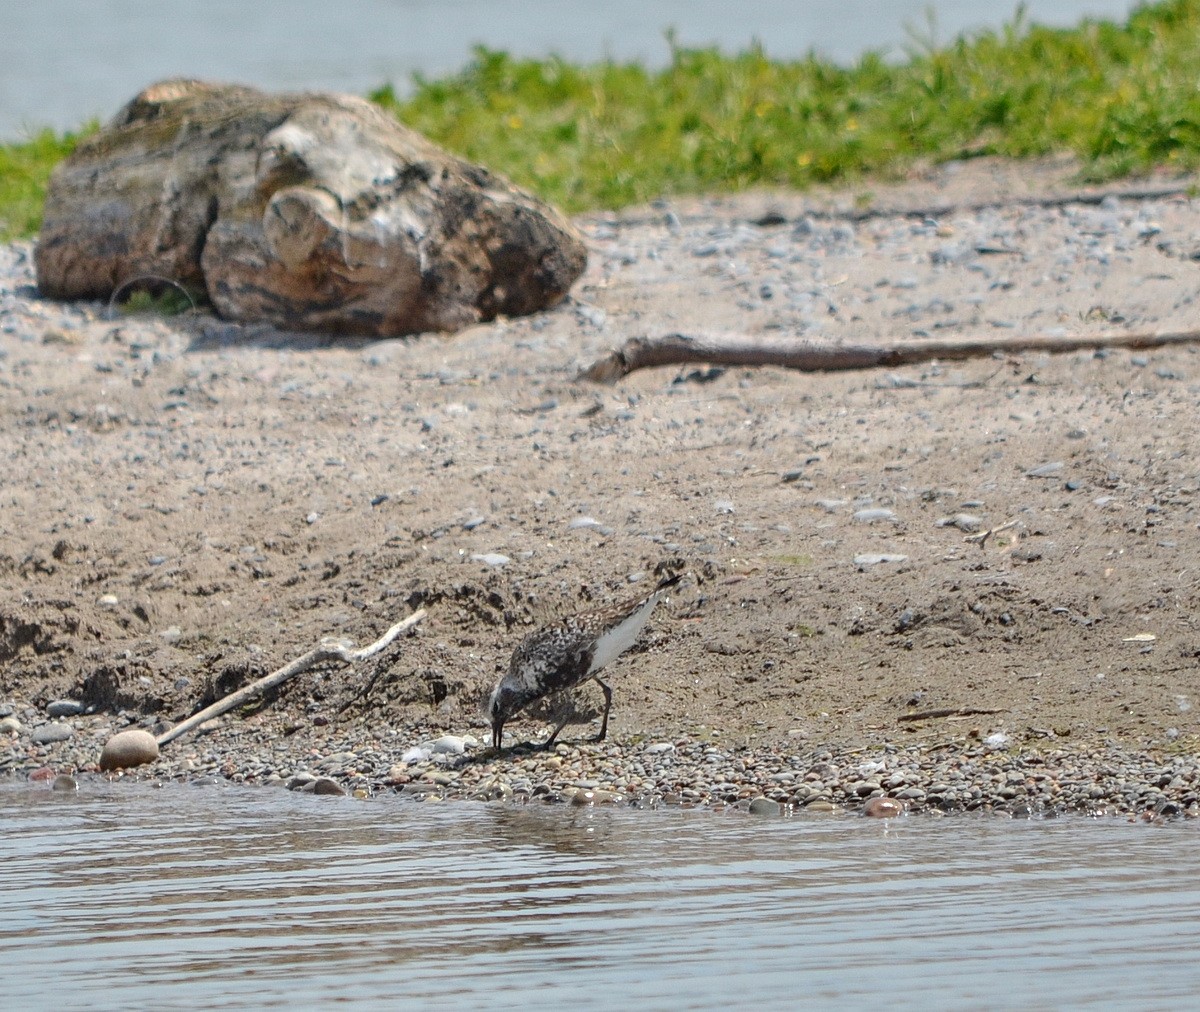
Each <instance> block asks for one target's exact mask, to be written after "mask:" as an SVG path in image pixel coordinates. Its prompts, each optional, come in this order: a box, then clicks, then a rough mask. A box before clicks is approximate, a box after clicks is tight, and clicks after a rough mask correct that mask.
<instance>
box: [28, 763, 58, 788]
mask: <svg viewBox="0 0 1200 1012" xmlns="http://www.w3.org/2000/svg"><path fill="white" fill-rule="evenodd" d="M54 776H55V773H54V768H53V767H51V766H43V767H42V768H41V769H36V770H34V771H33V772H32V773H30V774H29V779H30V780H32V781H33V782H34V783H35V784H36V783H41V782H42V781H44V780H53V779H54Z"/></svg>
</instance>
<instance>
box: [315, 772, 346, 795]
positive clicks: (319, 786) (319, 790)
mask: <svg viewBox="0 0 1200 1012" xmlns="http://www.w3.org/2000/svg"><path fill="white" fill-rule="evenodd" d="M312 792H313V794H330V795H336V796H338V797H341V796H342V795H344V794H345V793H346V792H345V791H344V790H342V785H341V784H339V783H338V782H337V781H336V780H331V779H330V778H329V777H319V778H318V779H317V780H316V781H315V782H314V783H313V788H312Z"/></svg>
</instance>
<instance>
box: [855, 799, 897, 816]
mask: <svg viewBox="0 0 1200 1012" xmlns="http://www.w3.org/2000/svg"><path fill="white" fill-rule="evenodd" d="M903 814H904V806H903V805H902V804H900V802H899V801H897V800H896V799H895V798H872V799H871V800H870V801H868V802H867V803H866V804H865V805H863V815H866V816H868V817H869V818H872V819H894V818H895V817H896V816H897V815H903Z"/></svg>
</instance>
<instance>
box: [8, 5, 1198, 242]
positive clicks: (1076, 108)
mask: <svg viewBox="0 0 1200 1012" xmlns="http://www.w3.org/2000/svg"><path fill="white" fill-rule="evenodd" d="M1197 68H1200V0H1167V2H1164V3H1157V4H1153V5H1150V6H1147V7H1145V8H1143V9H1141V10H1139V11H1137V12H1135V13H1134V14H1133V15H1132V16H1131V17H1130V19H1129V20H1128V21H1127V22H1126V23H1124V24H1116V23H1113V22H1106V21H1091V22H1084V23H1083V24H1081V25H1080V26H1078V27H1077V28H1072V29H1049V28H1043V27H1040V26H1037V25H1031V24H1027V23H1026V22H1025V21H1024V20H1023V19H1022V18H1021V17H1020V16H1018V17H1017V19H1016V20H1015V21H1014V22H1012V23H1011V24H1009V25H1008V26H1007V27H1005V28H1004V29H1002V30H1001V31H998V32H985V33H982V34H977V35H973V36H970V37H965V38H959V39H957V40H955V41H954V42H952V43H950V44H949V45H942V46H937V45H933V44H931V43H922V42H920V41H919V40H918V41H914V43H913V44H912V45H911V47H910V52H909V55H908V58H907V59H906V60H905V61H903V62H901V63H892V64H889V63H885V62H884V61H883V60H882V59H880V58H879V56H878V55H874V54H868V55H867V56H864V57H863V58H862V59H861V60H859V61H858V62H857V63H856V64H854V65H853V66H838V65H835V64H833V63H830V62H828V61H826V60H823V59H820V58H819V57H816V56H810V57H809V58H807V59H803V60H795V61H780V60H772V59H769V58H768V57H767V56H766V55H764V53H762V52H761V51H757V50H752V51H749V52H745V53H741V54H738V55H734V56H727V55H722V54H721V53H719V52H717V51H716V50H694V49H676V50H675V51H674V55H673V59H672V62H671V64H670V66H668V67H666V68H665V69H662V70H647V69H646V68H645V67H642V66H639V65H636V64H618V63H601V64H595V65H589V66H576V65H572V64H568V63H565V62H563V61H562V60H558V59H554V58H551V59H545V60H516V59H513V58H511V57H509V56H508V55H506V54H504V53H500V52H493V51H489V50H479V51H477V53H476V55H475V59H474V60H473V61H472V62H471V63H470V65H469V66H467V67H466V68H465V69H464V70H463V71H462V72H460V73H459V74H456V75H454V76H452V77H448V78H445V79H441V80H433V81H430V80H423V79H418V80H417V81H416V82H414V87H413V89H412V90H411V93H409V94H408V95H406V96H405V97H403V98H400V97H397V95H396V94H395V92H394V91H393V90H392V89H391V88H390V87H386V88H383V89H381V90H380V91H378V92H377V93H375V94H374V95H373V96H372V98H374V99H375V100H376V101H377V102H379V103H380V104H381V105H383V106H384V107H386V108H389V109H392V110H394V111H395V113H396V114H397V115H398V116H399V117H400V118H401V119H402V120H403V121H404V122H406V123H409V124H410V125H412V126H413V127H415V128H416V129H418V130H420V131H421V132H423V133H425V134H426V135H428V136H429V137H431V138H433V139H434V140H436V141H438V142H439V143H441V144H443V145H445V146H446V147H448V148H450V149H452V150H454V151H456V152H458V153H460V154H462V155H464V156H465V157H467V158H469V159H472V160H474V161H478V162H481V163H483V164H485V165H488V166H490V167H492V168H494V169H497V170H499V171H500V172H503V173H505V174H506V175H508V176H510V177H511V178H512V179H514V180H516V181H517V182H518V183H520V184H522V185H524V186H527V187H529V188H530V189H532V190H534V191H535V192H537V193H539V194H541V195H542V196H544V197H546V198H547V199H548V200H550V201H553V202H554V203H557V204H559V205H560V206H562V207H564V208H566V209H568V210H571V211H577V210H583V209H587V208H595V207H618V206H621V205H624V204H629V203H633V202H638V201H644V200H649V199H652V198H654V197H656V196H660V195H663V194H668V193H695V192H701V191H714V190H737V189H742V188H745V187H749V186H756V185H782V186H792V187H804V186H806V185H809V184H811V183H814V182H825V181H831V180H838V179H848V178H854V177H857V176H862V175H866V174H872V173H884V174H887V173H894V172H897V171H900V170H902V169H903V168H904V167H905V166H906V165H909V164H911V163H912V162H913V161H914V160H917V159H932V160H946V159H953V158H961V157H965V156H970V155H981V154H998V155H1007V156H1012V157H1023V156H1030V155H1041V154H1046V153H1049V152H1052V151H1064V150H1065V151H1071V152H1074V153H1075V154H1077V155H1078V156H1079V157H1080V158H1081V159H1082V161H1083V163H1084V164H1085V166H1086V167H1087V171H1088V172H1089V173H1090V174H1091V175H1093V176H1095V177H1110V176H1117V175H1123V174H1128V173H1130V172H1135V171H1139V170H1144V169H1149V168H1151V167H1154V166H1157V165H1163V164H1169V165H1174V166H1178V167H1179V168H1194V167H1195V166H1196V165H1197V164H1198V163H1200V88H1198V87H1197V76H1198V73H1200V72H1198V70H1197ZM73 143H74V140H73V138H71V137H69V136H68V137H55V136H53V135H49V134H43V135H41V136H40V137H38V138H37V139H35V140H33V141H30V142H29V143H26V144H16V145H9V146H6V147H0V237H3V238H11V237H13V236H20V235H28V234H31V233H32V232H33V231H35V230H36V229H37V226H38V220H39V209H40V203H41V194H42V192H43V190H44V186H45V181H46V179H47V178H48V176H49V172H50V169H51V167H52V166H53V164H54V162H55V161H57V160H58V159H59V158H61V157H62V156H63V154H64V153H65V152H66V151H68V150H70V147H71V145H72V144H73Z"/></svg>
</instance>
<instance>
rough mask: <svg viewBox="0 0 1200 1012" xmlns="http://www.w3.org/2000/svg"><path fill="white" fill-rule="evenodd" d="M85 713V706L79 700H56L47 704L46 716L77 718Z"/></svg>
mask: <svg viewBox="0 0 1200 1012" xmlns="http://www.w3.org/2000/svg"><path fill="white" fill-rule="evenodd" d="M81 713H83V704H82V703H81V702H79V701H78V700H77V699H56V700H54V702H53V703H47V704H46V715H47V716H49V717H77V716H79V714H81Z"/></svg>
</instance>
